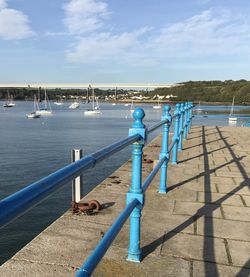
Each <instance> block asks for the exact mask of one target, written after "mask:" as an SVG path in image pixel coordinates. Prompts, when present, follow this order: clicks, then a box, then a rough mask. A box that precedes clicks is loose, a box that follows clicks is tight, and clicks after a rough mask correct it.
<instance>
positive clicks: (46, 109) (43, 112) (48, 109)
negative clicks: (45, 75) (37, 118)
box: [36, 89, 53, 116]
mask: <svg viewBox="0 0 250 277" xmlns="http://www.w3.org/2000/svg"><path fill="white" fill-rule="evenodd" d="M36 114H38V115H45V116H47V115H53V113H52V109H51V106H50V103H49V98H48V96H47V92H46V89H45V92H44V108H43V109H39V110H37V111H36Z"/></svg>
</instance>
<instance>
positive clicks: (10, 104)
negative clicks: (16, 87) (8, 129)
mask: <svg viewBox="0 0 250 277" xmlns="http://www.w3.org/2000/svg"><path fill="white" fill-rule="evenodd" d="M15 106H16V104H15V103H14V101H13V95H11V97H10V95H9V92H8V101H7V102H5V103H4V104H3V107H4V108H12V107H15Z"/></svg>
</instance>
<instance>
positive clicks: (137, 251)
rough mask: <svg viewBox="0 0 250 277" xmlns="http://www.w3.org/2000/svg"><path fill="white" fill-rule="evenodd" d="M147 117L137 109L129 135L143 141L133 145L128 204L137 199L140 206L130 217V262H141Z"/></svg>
mask: <svg viewBox="0 0 250 277" xmlns="http://www.w3.org/2000/svg"><path fill="white" fill-rule="evenodd" d="M144 116H145V113H144V111H143V109H141V108H136V109H135V111H134V113H133V117H134V120H135V121H134V123H133V125H132V128H130V129H129V135H130V136H131V135H135V134H140V136H141V140H140V141H137V142H135V143H133V145H132V182H131V186H130V189H129V191H128V193H127V204H129V203H130V202H131V201H132V200H133V199H137V200H138V201H139V204H138V205H137V206H136V207H135V208H134V210H133V212H132V213H131V215H130V242H129V248H128V257H127V260H128V261H132V262H140V261H141V248H140V224H141V210H142V208H143V204H144V193H143V191H142V184H141V181H142V153H143V146H144V144H145V140H146V129H145V125H144V124H143V123H142V120H143V118H144Z"/></svg>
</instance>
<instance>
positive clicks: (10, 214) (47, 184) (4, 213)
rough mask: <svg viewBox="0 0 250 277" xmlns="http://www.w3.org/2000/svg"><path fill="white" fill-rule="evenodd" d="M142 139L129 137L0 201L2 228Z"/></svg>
mask: <svg viewBox="0 0 250 277" xmlns="http://www.w3.org/2000/svg"><path fill="white" fill-rule="evenodd" d="M139 139H140V135H139V134H135V135H132V136H129V137H127V138H125V139H123V140H120V141H118V142H116V143H114V144H111V145H110V146H107V147H105V148H102V149H101V150H99V151H97V152H94V153H93V154H90V155H88V156H85V157H83V158H82V159H80V160H79V161H76V162H74V163H72V164H69V165H67V166H65V167H63V168H61V169H59V170H57V171H56V172H54V173H52V174H50V175H48V176H47V177H45V178H42V179H40V180H39V181H37V182H35V183H32V184H30V185H29V186H27V187H25V188H23V189H21V190H19V191H17V192H16V193H14V194H12V195H10V196H8V197H6V198H4V199H2V200H0V211H1V213H0V228H2V227H3V226H5V225H7V224H8V223H10V222H11V221H13V220H14V219H16V218H18V217H19V216H21V215H23V214H24V213H25V212H27V211H28V210H29V209H31V208H33V207H34V206H36V205H37V204H39V203H40V202H41V201H43V200H45V199H46V198H47V197H48V196H50V195H51V194H52V193H54V192H55V191H57V190H58V189H60V188H61V187H62V186H63V185H65V184H66V183H67V182H69V181H72V180H73V179H74V178H76V177H78V176H79V175H81V174H82V173H83V172H84V171H85V170H86V169H89V168H92V167H95V165H96V164H97V163H98V162H100V161H102V160H103V159H105V158H107V157H110V156H111V155H113V154H114V153H116V152H118V151H120V150H121V149H123V148H125V147H126V146H128V145H130V144H131V143H133V142H135V141H138V140H139Z"/></svg>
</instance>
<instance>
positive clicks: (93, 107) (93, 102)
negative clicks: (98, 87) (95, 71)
mask: <svg viewBox="0 0 250 277" xmlns="http://www.w3.org/2000/svg"><path fill="white" fill-rule="evenodd" d="M94 109H95V92H94V88H92V110H93V111H94Z"/></svg>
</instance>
